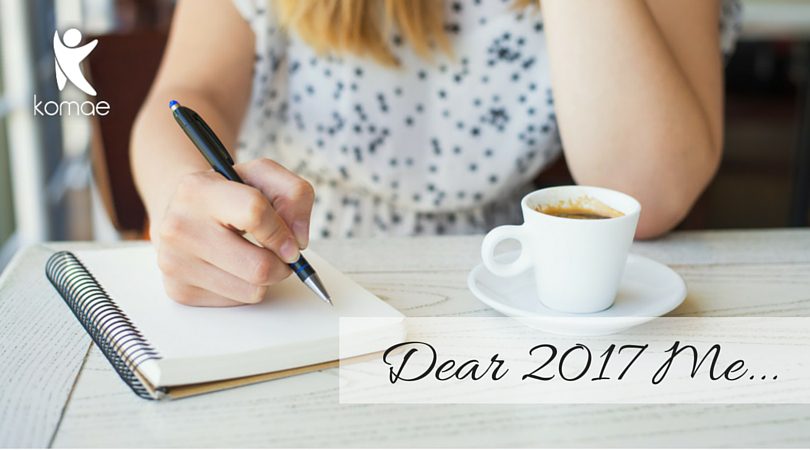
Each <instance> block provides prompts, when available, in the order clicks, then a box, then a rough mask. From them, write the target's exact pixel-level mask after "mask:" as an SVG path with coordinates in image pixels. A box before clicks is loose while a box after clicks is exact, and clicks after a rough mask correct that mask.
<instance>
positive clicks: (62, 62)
mask: <svg viewBox="0 0 810 450" xmlns="http://www.w3.org/2000/svg"><path fill="white" fill-rule="evenodd" d="M81 41H82V33H81V32H80V31H79V30H77V29H75V28H71V29H69V30H67V31H65V33H64V34H63V35H62V38H61V39H60V38H59V32H58V31H56V32H54V34H53V54H54V63H55V69H56V84H57V86H59V90H60V91H61V90H63V89H64V88H65V84H66V83H67V80H70V82H71V83H73V85H74V86H76V87H77V88H79V89H81V90H82V91H83V92H84V93H85V94H87V95H93V96H95V95H96V90H95V89H93V86H91V85H90V83H89V82H88V81H87V79H86V78H85V77H84V74H83V73H82V69H81V66H80V64H81V62H82V61H83V60H84V59H85V58H86V57H87V55H89V54H90V52H92V51H93V49H94V48H96V45H98V39H94V40H93V41H92V42H88V43H87V44H85V45H83V46H81V47H79V46H78V45H79V43H80V42H81Z"/></svg>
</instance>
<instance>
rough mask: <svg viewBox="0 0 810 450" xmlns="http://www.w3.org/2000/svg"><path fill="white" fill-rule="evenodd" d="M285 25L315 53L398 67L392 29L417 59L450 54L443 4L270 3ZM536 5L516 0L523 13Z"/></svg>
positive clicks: (368, 0) (400, 0)
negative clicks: (344, 54) (365, 59)
mask: <svg viewBox="0 0 810 450" xmlns="http://www.w3.org/2000/svg"><path fill="white" fill-rule="evenodd" d="M271 1H272V3H273V4H274V5H275V13H276V14H277V16H278V18H279V23H280V24H281V26H283V27H285V28H287V29H290V30H295V31H296V32H297V33H298V35H299V36H300V37H301V38H302V39H303V40H304V41H305V42H306V43H307V44H309V45H310V46H312V48H314V49H315V51H316V52H318V53H320V54H325V53H350V54H354V55H357V56H364V57H371V58H372V59H374V60H376V61H377V62H379V63H381V64H383V65H386V66H398V65H399V61H398V60H397V58H396V57H395V56H394V54H393V53H392V52H391V47H390V42H389V41H388V39H389V37H390V34H391V32H392V30H397V32H398V34H400V35H401V36H400V39H402V40H403V41H405V42H408V43H409V44H410V45H411V48H413V50H414V51H415V52H416V54H418V55H419V56H421V57H423V58H425V59H427V60H430V59H431V57H432V55H433V53H434V52H435V51H437V50H438V51H440V52H442V53H444V54H446V55H452V47H451V45H450V40H449V39H448V37H447V33H446V32H445V28H444V27H445V23H444V3H445V2H444V1H443V0H271ZM530 4H534V5H539V1H538V0H516V1H515V7H516V8H525V7H526V6H528V5H530Z"/></svg>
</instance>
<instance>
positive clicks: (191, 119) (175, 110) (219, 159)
mask: <svg viewBox="0 0 810 450" xmlns="http://www.w3.org/2000/svg"><path fill="white" fill-rule="evenodd" d="M169 108H171V110H172V114H173V115H174V119H175V120H176V121H177V123H178V124H179V125H180V128H182V129H183V131H185V132H186V135H188V137H189V139H191V142H193V143H194V145H195V146H196V147H197V149H198V150H199V151H200V153H202V155H203V156H204V157H205V159H206V160H207V161H208V163H209V164H211V167H212V168H213V169H214V170H215V171H217V173H219V174H220V175H222V176H223V177H225V178H227V179H228V180H231V181H235V182H237V183H242V184H245V182H244V181H242V178H241V177H240V176H239V174H238V173H236V170H234V168H233V159H232V158H231V155H230V153H228V150H227V149H226V148H225V146H224V145H223V144H222V141H220V140H219V138H218V137H217V135H216V134H214V131H213V130H211V127H209V126H208V124H206V123H205V121H204V120H203V119H202V117H200V115H199V114H197V113H196V112H194V110H192V109H191V108H186V107H185V106H181V105H180V103H178V102H177V100H172V101H170V102H169ZM290 269H292V271H293V272H295V274H296V275H298V278H300V279H301V281H303V282H304V284H306V285H307V286H308V287H309V288H310V289H311V290H312V291H313V292H315V293H316V294H318V297H320V298H321V300H323V301H325V302H326V303H329V304H330V305H331V304H332V299H331V298H330V297H329V294H328V293H327V292H326V289H325V288H324V287H323V283H321V279H320V278H318V274H317V273H315V269H313V268H312V266H310V265H309V262H307V260H306V259H305V258H304V255H301V256H300V257H299V258H298V261H296V262H294V263H292V264H290Z"/></svg>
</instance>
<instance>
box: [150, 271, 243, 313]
mask: <svg viewBox="0 0 810 450" xmlns="http://www.w3.org/2000/svg"><path fill="white" fill-rule="evenodd" d="M163 287H164V289H166V294H168V295H169V297H171V299H172V300H174V301H176V302H177V303H180V304H183V305H187V306H215V307H223V306H240V305H244V303H240V302H236V301H233V300H228V299H227V298H223V297H221V296H219V295H217V294H214V293H213V292H211V291H207V290H205V289H202V288H198V287H196V286H191V285H189V284H186V283H183V282H181V281H179V280H176V279H174V278H171V277H169V276H166V275H164V276H163Z"/></svg>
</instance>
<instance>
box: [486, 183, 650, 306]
mask: <svg viewBox="0 0 810 450" xmlns="http://www.w3.org/2000/svg"><path fill="white" fill-rule="evenodd" d="M521 209H522V211H523V220H524V222H523V225H519V226H516V225H504V226H500V227H497V228H494V229H493V230H491V231H490V232H489V233H487V235H486V236H485V237H484V242H483V243H482V245H481V258H482V259H483V260H484V266H485V267H486V268H487V269H488V270H489V271H490V272H492V273H493V274H495V275H497V276H501V277H512V276H516V275H519V274H521V273H522V272H524V271H526V270H528V269H530V268H531V269H533V272H534V279H535V285H536V288H537V296H538V298H539V300H540V301H541V302H542V303H543V304H544V305H546V306H547V307H548V308H550V309H553V310H556V311H561V312H566V313H593V312H597V311H602V310H604V309H606V308H609V307H610V306H611V305H612V304H613V301H614V299H615V297H616V294H617V292H618V290H619V284H620V282H621V278H622V274H623V273H624V266H625V264H626V261H627V254H628V252H629V251H630V245H631V244H632V242H633V236H634V235H635V231H636V224H637V223H638V218H639V214H640V212H641V205H640V204H639V202H638V201H637V200H636V199H634V198H633V197H631V196H629V195H627V194H623V193H621V192H617V191H613V190H610V189H605V188H599V187H588V186H557V187H552V188H547V189H541V190H539V191H535V192H532V193H530V194H528V195H526V196H525V197H523V200H521ZM509 239H513V240H517V241H518V242H520V244H521V250H520V254H519V255H518V257H517V259H515V260H514V261H511V262H504V261H503V260H502V259H500V258H498V257H496V255H495V247H497V246H498V244H500V243H501V242H503V241H505V240H509ZM505 282H506V281H505Z"/></svg>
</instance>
